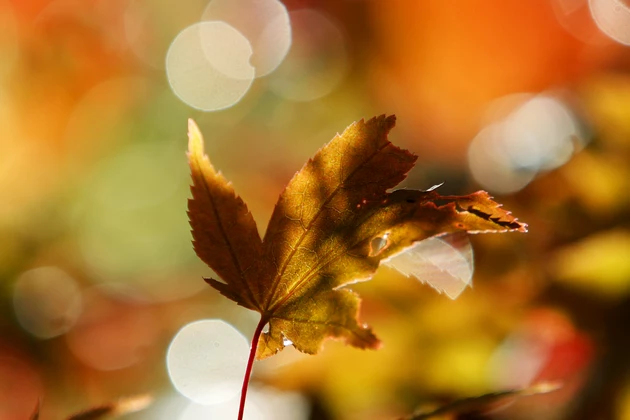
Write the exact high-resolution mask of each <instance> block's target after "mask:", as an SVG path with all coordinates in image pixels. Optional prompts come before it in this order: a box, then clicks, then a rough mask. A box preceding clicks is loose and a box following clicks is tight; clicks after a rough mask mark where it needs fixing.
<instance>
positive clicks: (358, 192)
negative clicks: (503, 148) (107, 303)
mask: <svg viewBox="0 0 630 420" xmlns="http://www.w3.org/2000/svg"><path fill="white" fill-rule="evenodd" d="M394 124H395V117H394V116H393V115H392V116H384V115H382V116H379V117H375V118H372V119H370V120H368V121H364V120H361V121H358V122H356V123H354V124H352V125H350V126H349V127H348V128H346V130H345V131H344V132H343V134H341V135H339V134H338V135H337V136H335V137H334V138H333V139H332V141H330V142H329V143H328V144H327V145H326V146H324V147H323V148H322V149H320V150H319V151H318V152H317V153H316V154H315V156H314V157H313V158H312V159H310V160H309V161H308V162H307V163H306V164H305V165H304V167H303V168H302V169H301V170H300V171H299V172H297V173H296V174H295V176H294V177H293V178H292V179H291V181H290V182H289V184H288V185H287V187H286V188H285V190H284V191H283V192H282V194H281V195H280V198H279V200H278V203H277V204H276V206H275V209H274V211H273V214H272V216H271V220H270V222H269V226H268V228H267V231H266V234H265V237H264V238H263V239H262V240H261V238H260V236H259V234H258V230H257V228H256V223H255V221H254V219H253V217H252V215H251V213H250V212H249V210H248V208H247V206H246V204H245V203H244V202H243V200H242V199H241V198H240V197H239V196H237V195H236V193H235V191H234V189H233V187H232V185H231V184H230V183H228V182H227V180H226V179H225V178H224V177H223V176H222V175H221V174H220V173H218V172H217V171H216V170H215V169H214V167H213V166H212V164H211V163H210V161H209V160H208V157H207V156H206V155H205V154H204V152H203V138H202V135H201V133H200V131H199V129H198V127H197V126H196V125H195V123H194V122H193V121H192V120H189V146H188V148H189V151H188V158H189V164H190V169H191V173H192V180H193V183H192V186H191V191H192V199H190V200H189V202H188V215H189V219H190V224H191V227H192V235H193V244H194V249H195V251H196V253H197V255H198V256H199V258H201V259H202V260H203V261H204V262H205V263H206V264H208V265H209V266H210V267H211V268H212V269H213V270H214V271H215V272H216V273H217V274H218V275H219V277H221V279H222V280H223V281H224V282H221V281H218V280H216V279H206V281H207V282H208V283H209V284H210V285H211V286H212V287H214V288H215V289H217V290H218V291H219V292H220V293H222V294H223V295H224V296H226V297H228V298H229V299H232V300H234V301H235V302H237V303H238V304H240V305H242V306H244V307H246V308H249V309H252V310H255V311H258V312H260V314H261V322H260V324H259V328H260V329H262V326H263V325H266V324H268V325H269V329H268V331H267V332H265V333H263V334H262V337H261V338H260V341H259V342H257V341H253V345H254V346H255V345H256V343H257V353H256V358H257V359H261V358H265V357H268V356H271V355H273V354H275V353H277V352H278V351H279V350H281V349H282V348H283V347H284V342H285V340H289V341H291V342H292V343H293V345H294V346H295V348H297V349H298V350H300V351H302V352H305V353H310V354H314V353H317V352H318V351H319V349H320V347H321V345H322V342H323V341H324V340H326V339H327V338H337V339H341V340H343V341H345V342H346V343H348V344H350V345H352V346H355V347H359V348H377V347H378V346H379V345H380V342H379V340H378V339H377V338H376V336H375V335H374V334H373V333H372V331H371V330H370V328H369V327H367V326H365V325H363V324H361V323H360V322H359V321H358V320H357V315H358V312H359V304H360V300H359V297H358V296H357V295H356V294H355V293H354V292H352V291H351V290H348V289H347V288H343V286H345V285H348V284H349V283H354V282H356V281H360V280H367V279H369V278H371V276H372V275H373V274H374V272H375V271H376V269H377V268H378V266H379V264H380V263H381V261H383V260H389V259H391V258H393V257H395V256H396V255H398V254H400V253H401V252H404V251H406V250H408V249H409V248H411V247H413V246H414V245H415V244H416V243H418V242H419V241H421V240H423V239H427V238H430V237H434V236H437V235H441V234H445V233H453V232H469V233H477V232H504V231H510V230H516V231H526V225H525V224H523V223H520V222H518V221H517V220H516V218H514V217H513V216H512V215H511V214H510V213H509V212H508V211H506V210H504V209H502V208H501V206H500V205H499V204H497V203H496V202H494V201H493V200H492V199H491V198H490V196H489V195H488V194H487V193H486V192H484V191H479V192H476V193H473V194H470V195H465V196H441V195H439V194H438V193H437V192H435V191H432V190H429V191H417V190H397V191H393V192H391V193H389V192H387V191H388V190H390V189H392V188H394V187H395V186H396V185H398V184H399V183H400V182H401V181H402V180H403V179H404V178H405V177H406V175H407V173H408V172H409V170H410V169H411V168H412V167H413V166H414V164H415V161H416V159H417V157H416V156H415V155H413V154H412V153H410V152H408V151H406V150H403V149H400V148H398V147H396V146H394V145H393V144H392V143H391V142H389V140H388V139H387V135H388V133H389V131H390V130H391V129H392V128H393V127H394ZM438 202H439V203H442V204H440V205H438ZM375 243H378V244H379V245H378V246H376V247H375Z"/></svg>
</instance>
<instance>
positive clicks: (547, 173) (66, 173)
mask: <svg viewBox="0 0 630 420" xmlns="http://www.w3.org/2000/svg"><path fill="white" fill-rule="evenodd" d="M213 3H214V5H213ZM283 4H284V6H285V7H286V9H285V7H283V6H282V3H279V2H277V1H271V0H270V1H257V2H256V1H245V0H239V1H235V0H234V1H228V2H226V1H224V0H223V1H222V0H213V1H212V2H210V3H208V2H207V1H206V0H187V1H175V0H74V1H73V0H56V1H47V0H0V419H1V420H21V419H26V418H28V416H29V415H30V413H31V412H32V411H33V407H35V405H36V403H37V401H38V399H41V401H42V416H41V418H42V419H59V418H63V416H64V415H68V414H70V413H71V412H74V411H77V410H80V409H83V408H86V407H90V406H94V405H97V404H100V403H103V402H107V401H112V400H116V399H117V398H119V397H123V396H128V395H135V394H144V393H148V394H151V395H152V396H153V397H154V404H153V405H152V407H151V408H149V409H147V410H145V411H141V412H138V413H134V414H128V415H127V417H126V418H129V419H186V420H190V419H197V418H208V415H207V414H206V415H204V414H194V413H193V411H194V410H193V409H191V408H190V407H189V403H188V402H187V400H186V399H185V398H183V397H181V396H178V394H177V392H176V391H175V389H174V388H173V386H172V385H171V383H170V381H169V378H168V375H167V371H166V365H165V357H166V352H167V348H168V345H169V343H170V341H171V340H172V338H173V336H174V335H175V333H176V332H177V331H178V330H179V329H180V328H181V327H182V326H184V325H186V324H187V323H189V322H192V321H194V320H198V319H205V318H221V319H224V320H226V321H227V322H229V323H231V324H232V325H234V326H235V327H236V328H238V329H239V330H240V331H242V332H243V334H244V335H245V336H246V337H249V336H251V333H252V331H253V329H254V327H255V324H256V317H255V316H254V314H252V313H250V312H249V311H247V310H245V309H243V308H241V307H237V306H236V305H235V304H234V303H233V302H231V301H227V300H226V299H224V298H223V297H221V296H219V294H218V293H216V292H215V291H214V290H211V289H210V288H209V287H207V286H206V285H205V283H204V282H203V281H202V279H201V277H202V276H209V275H211V272H210V271H209V269H208V268H207V267H205V266H204V265H203V264H202V263H200V262H199V261H198V260H197V258H196V256H195V255H194V252H193V250H192V246H191V244H190V239H191V238H190V233H189V226H188V222H187V216H186V199H187V197H188V196H189V192H188V184H189V176H188V169H187V164H186V157H185V150H186V145H187V139H186V120H187V118H189V117H191V118H194V119H195V120H196V121H197V123H198V124H199V126H200V128H201V130H202V132H203V133H204V135H205V137H206V150H207V152H208V155H209V156H210V158H211V159H212V161H213V163H214V165H215V166H216V167H217V168H218V169H220V170H221V171H222V172H223V173H224V174H225V176H226V177H227V178H228V179H229V180H231V181H232V182H233V184H234V186H235V189H236V191H237V192H238V193H239V194H240V195H241V196H242V197H243V198H244V199H245V201H246V202H247V203H248V205H249V207H250V209H251V210H252V212H253V214H254V217H255V219H256V221H257V223H258V225H259V229H261V230H262V231H264V227H265V225H266V223H267V220H268V218H269V216H270V215H271V211H272V209H273V205H274V203H275V201H276V199H277V197H278V195H279V193H280V192H281V191H282V188H283V186H284V185H285V184H286V183H287V182H288V180H289V179H290V178H291V176H292V175H293V174H294V173H295V171H297V170H299V168H300V167H301V166H302V165H303V163H304V162H305V161H306V160H307V159H308V157H310V156H311V155H313V154H314V153H315V151H317V149H318V148H320V147H321V146H322V145H324V144H325V143H326V142H327V141H328V140H330V139H331V138H332V137H333V136H334V134H335V133H337V132H341V131H342V130H343V129H344V128H345V127H346V126H347V125H349V124H350V123H351V122H353V121H355V120H358V119H360V118H364V117H365V118H369V117H371V116H373V115H378V114H383V113H387V114H396V115H397V117H398V124H397V127H396V128H395V129H394V131H393V132H392V134H391V139H392V140H393V141H394V143H395V144H397V145H400V146H402V147H405V148H407V149H409V150H411V151H412V152H414V153H416V154H418V155H419V161H418V164H417V166H416V168H415V169H414V170H413V171H412V173H411V174H410V176H409V179H408V180H406V181H405V183H404V186H406V187H409V188H428V187H430V186H431V185H434V184H439V183H440V182H445V185H444V186H443V187H441V192H442V193H445V194H450V193H457V194H462V193H469V192H472V191H475V190H477V189H486V190H488V191H489V192H490V193H491V194H493V195H494V196H495V197H496V199H497V201H499V202H502V203H504V204H505V205H506V207H507V208H509V209H510V210H512V211H513V213H514V214H515V215H516V216H517V217H519V219H520V220H522V221H525V222H527V223H528V224H529V230H530V231H529V233H527V234H524V235H522V234H505V235H486V236H483V235H482V236H478V237H474V238H472V241H473V246H474V248H475V253H476V256H475V264H476V271H475V277H474V286H473V288H472V289H468V290H467V291H465V292H464V294H463V295H462V296H461V297H460V298H459V299H458V300H456V301H451V300H449V299H448V298H446V297H445V296H442V295H438V294H436V293H435V292H434V291H433V290H432V289H431V288H430V287H427V286H424V285H422V284H420V283H419V282H417V281H415V280H413V279H408V278H405V277H404V276H402V275H399V274H398V273H396V272H394V271H391V270H388V269H385V268H382V269H381V270H380V271H379V273H378V274H377V275H376V277H375V278H374V279H373V280H372V281H370V282H367V283H362V284H358V285H356V286H353V289H354V290H357V291H358V292H359V293H360V294H361V295H362V297H363V299H364V300H363V306H362V315H361V317H362V320H363V321H365V322H367V323H368V324H370V325H372V326H373V329H374V331H375V332H376V333H377V335H379V337H380V338H381V339H382V340H383V342H384V348H383V349H381V350H379V351H377V352H363V351H360V350H357V349H354V348H346V347H344V346H342V345H341V344H340V343H336V342H329V343H327V345H326V346H325V349H324V351H323V352H322V353H320V354H319V355H317V356H313V357H310V356H305V355H301V354H298V353H297V352H296V351H294V350H293V349H287V350H285V351H284V352H282V353H281V354H280V355H278V356H276V357H274V358H272V359H270V360H268V361H263V362H260V363H259V364H258V365H257V366H256V367H255V370H254V378H253V386H255V387H256V386H258V387H259V388H258V389H260V390H265V391H264V392H267V393H270V392H273V395H275V397H277V398H275V397H274V398H263V399H264V400H265V404H268V405H269V404H270V405H269V407H267V410H268V411H269V412H270V413H272V414H264V412H263V411H264V410H263V411H261V412H260V413H262V414H260V413H259V414H258V415H259V417H256V418H261V419H268V418H269V419H271V418H273V419H277V418H280V415H279V414H278V413H285V414H284V415H285V416H288V417H286V418H289V419H309V418H310V419H344V420H345V419H350V420H354V419H362V420H380V419H393V418H399V417H400V416H403V415H407V414H410V413H411V412H412V411H413V410H414V409H416V408H418V407H431V406H435V405H439V404H441V403H445V402H448V401H451V400H452V399H455V398H461V397H464V396H470V395H477V394H481V393H484V392H489V391H493V390H500V389H506V388H509V387H513V386H524V385H527V384H531V383H534V382H537V381H541V380H552V381H556V380H558V381H562V382H563V383H564V387H563V388H562V389H561V390H560V391H557V392H555V393H551V394H548V395H543V396H536V397H531V398H529V399H524V400H521V401H519V402H516V403H514V404H510V405H509V406H505V407H502V410H500V411H496V412H493V413H492V414H488V416H489V418H490V417H492V418H499V419H503V418H509V419H630V369H629V367H630V357H629V356H628V355H630V199H629V197H630V50H628V47H627V44H630V35H628V34H629V33H630V32H629V30H628V28H630V8H629V7H630V5H628V4H626V1H625V0H590V1H586V0H530V1H527V2H488V1H482V0H471V1H466V2H437V1H429V0H407V1H402V0H388V1H385V0H324V1H314V0H287V1H285V2H284V3H283ZM287 12H288V14H287ZM200 21H204V22H206V23H204V24H201V25H197V26H192V27H191V25H195V24H198V22H200ZM209 22H214V23H209ZM217 22H220V23H217ZM228 25H230V26H228ZM186 28H189V29H186ZM191 28H192V29H191ZM200 28H201V30H200ZM234 28H237V29H234ZM252 28H253V29H252ZM185 29H186V31H188V32H182V31H184V30H185ZM250 29H251V31H250V32H251V33H250V32H248V31H249V30H250ZM193 30H195V31H198V32H191V31H193ZM180 33H182V35H180V36H178V34H180ZM190 34H193V35H192V36H191V35H190ZM197 35H200V36H197ZM191 43H192V44H191ZM195 48H196V49H195ZM252 51H253V55H252V57H251V64H252V65H253V67H252V66H250V64H249V55H250V54H251V53H252ZM191 62H193V64H194V65H193V64H190V63H191ZM195 63H196V64H195ZM191 66H192V67H191ZM195 66H196V67H195ZM263 73H266V74H264V75H263ZM256 76H261V77H256ZM191 105H192V106H191ZM199 108H203V109H199ZM215 108H223V109H217V110H212V111H208V110H209V109H215ZM263 385H264V386H267V387H272V388H263ZM271 389H273V390H274V391H270V390H271ZM255 392H256V391H254V393H255ZM260 392H263V391H260ZM264 392H263V394H261V395H267V394H264ZM252 398H256V397H255V396H254V397H252ZM274 404H275V405H274ZM270 407H271V408H270ZM191 413H193V414H191ZM286 413H293V414H286ZM195 416H196V417H195Z"/></svg>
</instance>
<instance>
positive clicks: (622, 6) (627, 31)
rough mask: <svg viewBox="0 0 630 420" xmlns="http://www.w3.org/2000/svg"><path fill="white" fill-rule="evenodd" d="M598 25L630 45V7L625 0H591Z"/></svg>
mask: <svg viewBox="0 0 630 420" xmlns="http://www.w3.org/2000/svg"><path fill="white" fill-rule="evenodd" d="M588 5H589V8H590V10H591V15H592V16H593V20H594V21H595V24H596V25H597V27H598V28H599V29H600V30H601V31H602V32H603V33H605V34H606V35H608V36H609V37H610V38H612V39H614V40H615V41H617V42H619V43H620V44H624V45H630V7H629V5H628V4H627V3H626V2H625V1H624V0H589V1H588Z"/></svg>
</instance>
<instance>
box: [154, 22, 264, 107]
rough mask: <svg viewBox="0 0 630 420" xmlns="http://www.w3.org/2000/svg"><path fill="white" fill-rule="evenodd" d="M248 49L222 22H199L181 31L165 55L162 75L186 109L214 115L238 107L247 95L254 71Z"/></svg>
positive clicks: (237, 33) (243, 39) (246, 44)
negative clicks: (208, 112) (164, 71)
mask: <svg viewBox="0 0 630 420" xmlns="http://www.w3.org/2000/svg"><path fill="white" fill-rule="evenodd" d="M251 55H252V47H251V45H250V43H249V41H248V40H247V38H245V37H244V36H243V35H242V34H241V33H240V32H239V31H237V30H236V29H234V28H233V27H232V26H230V25H228V24H227V23H225V22H219V21H211V22H199V23H196V24H194V25H191V26H189V27H187V28H186V29H184V30H183V31H181V32H180V33H179V35H177V37H176V38H175V40H174V41H173V43H172V44H171V46H170V48H169V50H168V53H167V55H166V73H167V76H168V81H169V84H170V86H171V88H172V89H173V92H175V94H176V95H177V96H178V97H179V98H180V99H181V100H182V101H183V102H185V103H186V104H187V105H189V106H191V107H194V108H197V109H200V110H202V111H217V110H220V109H225V108H229V107H231V106H233V105H234V104H236V103H238V101H240V100H241V98H242V97H243V96H244V95H245V93H247V91H248V90H249V87H250V86H251V84H252V81H253V79H254V74H255V70H254V67H252V66H251V64H250V63H249V60H250V57H251Z"/></svg>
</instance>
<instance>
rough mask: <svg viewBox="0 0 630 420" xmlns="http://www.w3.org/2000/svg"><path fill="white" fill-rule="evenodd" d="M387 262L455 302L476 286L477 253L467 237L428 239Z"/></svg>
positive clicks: (386, 261)
mask: <svg viewBox="0 0 630 420" xmlns="http://www.w3.org/2000/svg"><path fill="white" fill-rule="evenodd" d="M383 262H384V263H385V264H386V265H388V266H390V267H392V268H395V269H396V270H398V271H400V272H401V273H402V274H404V275H406V276H407V277H409V276H413V277H415V278H417V279H418V280H420V281H422V282H423V283H428V284H429V285H430V286H431V287H433V288H434V289H435V290H437V291H438V292H440V293H445V294H446V295H447V296H448V297H450V298H451V299H455V298H457V297H458V296H459V295H460V293H461V292H462V291H463V290H464V289H465V288H466V287H467V286H470V284H471V282H472V275H473V268H474V262H473V253H472V246H471V245H470V241H469V240H468V237H467V236H466V234H463V235H446V236H442V237H439V238H429V239H425V240H424V241H420V242H418V243H416V244H415V245H413V246H411V247H410V248H409V249H407V250H406V251H404V252H401V253H400V254H398V255H396V256H394V257H392V258H389V259H387V260H385V261H383Z"/></svg>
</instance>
